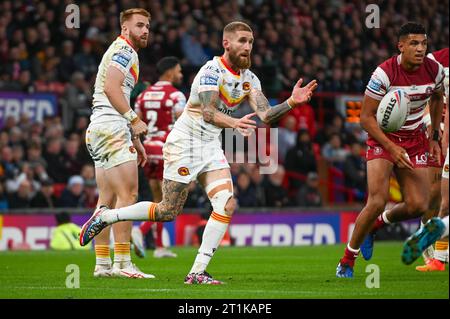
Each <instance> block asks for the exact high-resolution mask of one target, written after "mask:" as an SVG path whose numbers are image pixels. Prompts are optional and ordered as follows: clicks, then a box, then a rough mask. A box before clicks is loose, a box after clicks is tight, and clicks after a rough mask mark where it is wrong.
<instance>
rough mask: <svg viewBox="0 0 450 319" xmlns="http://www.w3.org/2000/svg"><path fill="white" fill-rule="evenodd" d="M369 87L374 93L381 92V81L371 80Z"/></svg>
mask: <svg viewBox="0 0 450 319" xmlns="http://www.w3.org/2000/svg"><path fill="white" fill-rule="evenodd" d="M368 86H369V88H370V89H372V90H374V91H379V90H380V88H381V81H380V80H378V79H375V78H371V79H370V81H369V85H368Z"/></svg>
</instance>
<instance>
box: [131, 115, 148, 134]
mask: <svg viewBox="0 0 450 319" xmlns="http://www.w3.org/2000/svg"><path fill="white" fill-rule="evenodd" d="M131 129H132V131H133V134H134V135H136V136H140V135H145V134H147V130H148V127H147V125H146V124H145V123H144V121H142V120H141V119H140V118H137V119H136V121H135V122H134V123H133V122H132V123H131Z"/></svg>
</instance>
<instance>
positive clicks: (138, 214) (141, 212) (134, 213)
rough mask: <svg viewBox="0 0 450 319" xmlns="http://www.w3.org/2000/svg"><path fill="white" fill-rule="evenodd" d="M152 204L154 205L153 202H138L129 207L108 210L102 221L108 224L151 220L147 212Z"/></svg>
mask: <svg viewBox="0 0 450 319" xmlns="http://www.w3.org/2000/svg"><path fill="white" fill-rule="evenodd" d="M152 204H153V205H155V203H153V202H138V203H136V204H133V205H130V206H126V207H121V208H116V209H110V210H108V211H107V212H106V214H105V215H104V220H105V222H107V223H108V224H112V223H115V222H118V221H125V220H128V221H131V220H151V219H150V216H149V215H150V214H149V210H150V207H151V205H152Z"/></svg>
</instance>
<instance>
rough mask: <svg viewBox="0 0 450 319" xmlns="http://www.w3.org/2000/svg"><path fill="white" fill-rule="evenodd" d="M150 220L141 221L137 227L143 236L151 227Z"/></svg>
mask: <svg viewBox="0 0 450 319" xmlns="http://www.w3.org/2000/svg"><path fill="white" fill-rule="evenodd" d="M152 224H153V223H152V222H143V223H141V225H140V226H139V229H140V230H141V233H142V235H143V236H145V235H147V234H148V232H149V231H150V228H152Z"/></svg>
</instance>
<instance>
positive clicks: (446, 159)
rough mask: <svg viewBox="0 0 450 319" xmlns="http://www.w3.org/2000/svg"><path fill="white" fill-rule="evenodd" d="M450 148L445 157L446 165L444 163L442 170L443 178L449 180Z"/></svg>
mask: <svg viewBox="0 0 450 319" xmlns="http://www.w3.org/2000/svg"><path fill="white" fill-rule="evenodd" d="M448 169H449V166H448V147H447V156H445V163H444V167H443V168H442V178H446V179H448Z"/></svg>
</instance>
